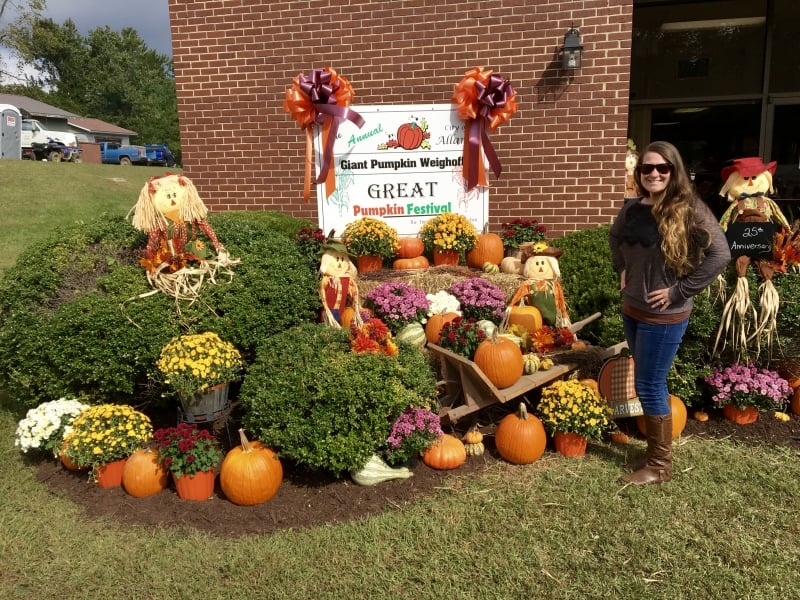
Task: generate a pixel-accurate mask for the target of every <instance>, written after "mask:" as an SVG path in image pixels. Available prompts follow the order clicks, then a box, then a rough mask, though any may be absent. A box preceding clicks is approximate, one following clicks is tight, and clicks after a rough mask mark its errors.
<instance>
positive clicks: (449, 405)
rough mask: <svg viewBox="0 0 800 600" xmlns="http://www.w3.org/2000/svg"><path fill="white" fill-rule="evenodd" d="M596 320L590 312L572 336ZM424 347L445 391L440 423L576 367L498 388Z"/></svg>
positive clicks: (452, 356)
mask: <svg viewBox="0 0 800 600" xmlns="http://www.w3.org/2000/svg"><path fill="white" fill-rule="evenodd" d="M599 318H600V313H599V312H598V313H594V314H593V315H591V316H590V317H587V318H586V319H583V320H582V321H578V322H577V323H573V324H572V325H571V326H570V327H569V329H570V331H572V332H573V333H576V332H578V331H580V330H581V329H582V328H583V327H584V326H585V325H587V324H588V323H591V322H592V321H594V320H596V319H599ZM427 347H428V350H430V351H431V352H432V353H433V354H434V355H435V356H436V357H437V358H438V359H439V360H440V361H441V367H442V376H443V380H442V381H440V382H439V384H440V385H442V386H444V389H445V392H444V395H443V396H441V397H440V398H439V403H440V406H441V408H440V409H439V417H440V418H441V420H442V423H443V424H452V423H455V422H456V421H458V420H459V419H461V418H462V417H464V416H466V415H469V414H472V413H474V412H476V411H478V410H481V409H482V408H485V407H487V406H491V405H492V404H495V403H497V402H500V403H501V404H502V403H505V402H508V401H509V400H513V399H514V398H516V397H518V396H521V395H522V394H524V393H525V392H529V391H530V390H533V389H536V388H538V387H541V386H543V385H546V384H548V383H550V382H551V381H555V380H556V379H559V378H560V377H562V376H564V375H566V374H568V373H570V372H571V371H574V370H575V369H576V368H577V365H576V364H570V363H566V364H558V365H554V366H553V367H552V368H550V369H548V370H546V371H537V372H536V373H532V374H530V375H523V376H522V377H520V378H519V379H518V380H517V381H516V383H514V384H513V385H511V386H509V387H506V388H503V389H498V388H497V387H495V385H494V384H493V383H492V382H491V381H489V379H487V377H486V375H484V374H483V371H481V370H480V369H479V368H478V367H477V366H476V365H475V363H474V362H472V361H471V360H468V359H466V358H464V357H463V356H461V355H460V354H456V353H454V352H450V350H447V349H446V348H442V347H440V346H437V345H436V344H431V343H428V346H427ZM614 353H615V350H614V349H609V350H608V355H609V356H610V355H612V354H614Z"/></svg>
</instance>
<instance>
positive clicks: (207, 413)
mask: <svg viewBox="0 0 800 600" xmlns="http://www.w3.org/2000/svg"><path fill="white" fill-rule="evenodd" d="M229 387H230V384H228V383H219V384H217V385H215V386H212V387H210V388H207V389H205V390H203V391H202V392H198V393H197V394H195V395H194V396H188V397H187V396H181V398H180V400H181V408H182V409H183V419H182V420H184V421H186V422H187V423H203V422H206V421H214V420H216V419H218V418H219V417H220V416H222V415H221V413H222V411H223V410H225V408H227V406H228V389H229Z"/></svg>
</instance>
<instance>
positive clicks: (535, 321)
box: [508, 304, 542, 333]
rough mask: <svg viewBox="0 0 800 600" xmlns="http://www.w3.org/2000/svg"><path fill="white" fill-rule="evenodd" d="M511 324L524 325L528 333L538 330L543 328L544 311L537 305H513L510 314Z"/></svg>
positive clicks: (509, 322) (509, 321)
mask: <svg viewBox="0 0 800 600" xmlns="http://www.w3.org/2000/svg"><path fill="white" fill-rule="evenodd" d="M508 324H509V325H519V326H520V327H524V328H525V330H526V331H527V332H528V333H532V332H534V331H538V330H539V329H541V328H542V313H541V311H540V310H539V309H538V308H536V307H535V306H527V305H522V304H520V305H517V306H512V307H511V313H510V314H509V316H508Z"/></svg>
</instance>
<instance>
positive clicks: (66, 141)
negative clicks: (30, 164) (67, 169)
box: [20, 119, 81, 162]
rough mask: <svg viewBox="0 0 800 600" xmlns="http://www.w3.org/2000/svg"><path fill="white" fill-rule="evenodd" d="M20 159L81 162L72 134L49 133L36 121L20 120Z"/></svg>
mask: <svg viewBox="0 0 800 600" xmlns="http://www.w3.org/2000/svg"><path fill="white" fill-rule="evenodd" d="M20 142H21V146H22V158H29V159H31V160H49V161H51V162H61V161H62V160H63V161H67V162H81V150H80V148H79V147H78V140H77V138H76V137H75V134H74V133H68V132H65V131H51V130H49V129H47V128H46V127H45V126H44V125H43V124H42V123H41V122H39V121H37V120H36V119H22V132H21V136H20Z"/></svg>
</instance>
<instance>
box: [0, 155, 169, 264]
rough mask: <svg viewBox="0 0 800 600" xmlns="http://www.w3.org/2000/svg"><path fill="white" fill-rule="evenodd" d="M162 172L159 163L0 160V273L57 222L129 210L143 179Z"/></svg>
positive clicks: (143, 181) (123, 213)
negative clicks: (0, 189)
mask: <svg viewBox="0 0 800 600" xmlns="http://www.w3.org/2000/svg"><path fill="white" fill-rule="evenodd" d="M169 171H172V172H176V170H175V169H169ZM166 172H167V170H165V169H164V168H163V167H121V166H119V165H91V164H86V163H81V164H72V163H51V162H34V161H30V160H0V182H2V184H0V185H1V186H2V191H0V212H1V213H2V215H3V219H2V225H0V231H2V236H0V274H2V273H4V272H5V270H6V269H8V267H10V266H11V265H12V264H13V263H14V260H15V259H16V257H17V255H18V254H19V253H20V251H21V250H22V249H23V248H25V247H26V246H28V245H29V244H31V243H32V242H36V241H39V240H41V239H43V238H44V237H46V236H47V235H49V233H50V232H51V231H52V230H53V229H55V228H56V227H58V226H59V225H62V224H69V223H74V222H76V221H82V220H86V219H91V218H93V217H95V216H96V215H100V214H103V213H109V214H115V215H126V214H128V211H129V210H130V209H131V208H133V206H134V205H135V204H136V200H137V199H138V198H139V192H140V191H141V189H142V187H143V186H144V184H145V183H146V182H147V180H148V179H149V178H150V177H153V176H154V175H162V174H164V173H166Z"/></svg>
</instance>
